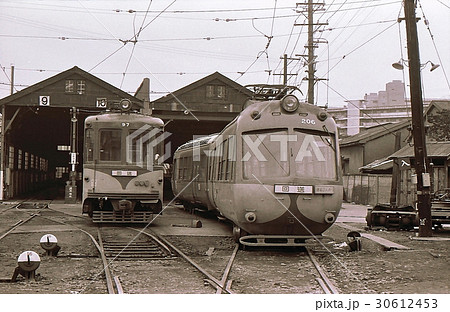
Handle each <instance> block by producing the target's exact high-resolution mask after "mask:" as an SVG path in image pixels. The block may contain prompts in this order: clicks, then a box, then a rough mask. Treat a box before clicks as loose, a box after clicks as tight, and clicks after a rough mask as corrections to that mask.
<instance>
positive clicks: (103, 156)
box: [100, 130, 122, 161]
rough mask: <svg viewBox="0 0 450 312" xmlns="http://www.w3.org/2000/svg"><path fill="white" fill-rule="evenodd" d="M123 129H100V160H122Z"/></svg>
mask: <svg viewBox="0 0 450 312" xmlns="http://www.w3.org/2000/svg"><path fill="white" fill-rule="evenodd" d="M121 137H122V131H121V130H100V160H102V161H120V160H121V159H120V158H121V157H120V153H121V151H122V148H121V143H122V142H121Z"/></svg>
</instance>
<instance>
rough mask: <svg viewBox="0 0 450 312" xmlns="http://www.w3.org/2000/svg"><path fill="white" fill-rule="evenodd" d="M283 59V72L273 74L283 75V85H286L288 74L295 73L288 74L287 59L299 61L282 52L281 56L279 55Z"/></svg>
mask: <svg viewBox="0 0 450 312" xmlns="http://www.w3.org/2000/svg"><path fill="white" fill-rule="evenodd" d="M281 59H282V60H283V74H273V75H274V76H277V75H278V76H279V75H283V86H285V87H287V85H288V83H287V81H288V76H296V75H297V74H288V60H290V61H299V60H300V59H298V58H292V57H288V56H287V54H284V55H283V57H281Z"/></svg>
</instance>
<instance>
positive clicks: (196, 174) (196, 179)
mask: <svg viewBox="0 0 450 312" xmlns="http://www.w3.org/2000/svg"><path fill="white" fill-rule="evenodd" d="M199 168H200V165H199V162H194V167H193V169H192V173H193V174H192V177H193V178H194V180H193V181H192V195H193V196H194V200H197V199H198V193H199V191H200V189H201V185H200V179H199V171H200V170H199Z"/></svg>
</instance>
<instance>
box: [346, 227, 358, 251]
mask: <svg viewBox="0 0 450 312" xmlns="http://www.w3.org/2000/svg"><path fill="white" fill-rule="evenodd" d="M347 241H348V246H349V247H350V251H361V234H360V233H359V232H356V231H352V232H350V233H348V234H347Z"/></svg>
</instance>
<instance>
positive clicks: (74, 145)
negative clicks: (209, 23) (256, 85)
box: [0, 66, 252, 203]
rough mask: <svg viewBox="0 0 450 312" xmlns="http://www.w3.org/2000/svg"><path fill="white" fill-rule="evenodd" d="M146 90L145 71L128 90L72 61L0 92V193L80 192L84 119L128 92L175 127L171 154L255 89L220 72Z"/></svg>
mask: <svg viewBox="0 0 450 312" xmlns="http://www.w3.org/2000/svg"><path fill="white" fill-rule="evenodd" d="M149 94H150V83H149V80H148V79H147V78H145V79H144V80H143V82H142V84H141V85H140V86H139V87H138V89H137V91H136V93H135V94H134V95H130V94H129V93H127V92H125V91H123V90H120V89H119V88H117V87H114V86H113V85H111V84H109V83H107V82H105V81H103V80H101V79H99V78H97V77H96V76H94V75H92V74H90V73H88V72H86V71H84V70H82V69H80V68H78V67H76V66H75V67H73V68H71V69H69V70H66V71H64V72H61V73H59V74H57V75H55V76H53V77H50V78H48V79H46V80H43V81H41V82H39V83H36V84H34V85H32V86H30V87H28V88H25V89H23V90H21V91H19V92H17V93H14V94H12V95H10V96H8V97H5V98H3V99H0V109H1V113H2V125H1V140H0V143H1V154H0V155H1V159H0V200H8V199H18V198H23V199H26V198H30V197H32V198H33V199H62V198H64V200H65V201H66V202H68V203H75V202H76V201H77V199H78V200H79V199H80V198H81V189H80V188H81V180H82V163H83V159H82V157H83V130H84V120H85V119H86V117H87V116H90V115H96V114H99V113H101V112H102V111H105V110H106V109H107V108H108V105H110V104H111V103H119V102H120V101H121V100H123V99H128V100H130V101H131V103H132V110H139V111H141V112H142V113H144V114H152V112H153V115H154V116H155V117H159V118H161V119H163V121H164V122H165V124H166V131H169V132H170V134H171V136H170V138H169V140H170V141H171V142H170V143H172V144H169V145H168V146H169V148H170V149H171V150H170V153H171V154H172V155H173V153H174V152H175V149H176V148H177V147H178V146H179V145H181V144H183V143H185V142H186V141H188V140H190V139H192V138H193V137H195V136H198V135H204V134H210V133H215V132H219V131H221V130H222V129H223V127H224V126H225V125H226V124H227V123H228V122H230V121H231V120H233V119H234V118H235V117H236V116H237V115H238V114H239V112H240V110H241V108H242V105H243V104H244V103H245V101H246V100H247V99H249V98H251V96H252V92H250V91H249V90H247V89H246V88H244V87H242V86H241V85H239V84H237V83H235V82H233V81H232V80H230V79H228V78H227V77H225V76H223V75H221V74H219V73H214V74H212V75H209V76H207V77H205V78H202V79H200V80H199V81H196V82H194V83H192V84H191V85H188V86H186V87H184V88H182V89H180V90H177V91H175V92H173V93H171V95H169V96H165V97H163V98H161V99H159V100H156V101H155V102H154V103H150V97H149ZM175 99H177V100H176V101H175ZM152 108H153V109H152ZM170 161H171V160H170V159H168V162H170ZM169 178H170V177H169ZM166 184H167V186H168V187H170V183H166ZM169 192H170V190H169Z"/></svg>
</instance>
